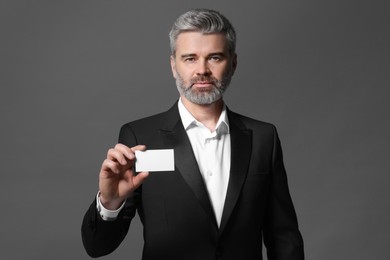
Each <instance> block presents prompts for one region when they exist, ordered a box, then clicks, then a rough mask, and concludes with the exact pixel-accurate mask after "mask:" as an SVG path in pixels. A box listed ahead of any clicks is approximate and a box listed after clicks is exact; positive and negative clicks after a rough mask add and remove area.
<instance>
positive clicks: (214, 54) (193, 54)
mask: <svg viewBox="0 0 390 260" xmlns="http://www.w3.org/2000/svg"><path fill="white" fill-rule="evenodd" d="M216 55H218V56H222V57H226V54H225V53H223V52H212V53H210V54H208V55H207V57H211V56H216ZM196 56H197V55H196V54H195V53H188V54H186V53H185V54H182V55H180V58H182V59H184V58H188V57H196Z"/></svg>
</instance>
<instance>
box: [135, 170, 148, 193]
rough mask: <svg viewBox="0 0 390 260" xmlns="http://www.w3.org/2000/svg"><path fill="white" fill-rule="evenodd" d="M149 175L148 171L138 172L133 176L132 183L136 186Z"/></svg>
mask: <svg viewBox="0 0 390 260" xmlns="http://www.w3.org/2000/svg"><path fill="white" fill-rule="evenodd" d="M148 176H149V172H140V173H138V174H137V175H135V176H134V177H133V185H134V188H135V189H136V188H138V187H139V186H140V185H141V184H142V183H143V182H144V181H145V179H146V178H147V177H148Z"/></svg>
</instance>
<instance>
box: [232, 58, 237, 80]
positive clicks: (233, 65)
mask: <svg viewBox="0 0 390 260" xmlns="http://www.w3.org/2000/svg"><path fill="white" fill-rule="evenodd" d="M236 68H237V53H234V54H233V57H232V69H233V73H232V75H233V74H234V72H235V71H236Z"/></svg>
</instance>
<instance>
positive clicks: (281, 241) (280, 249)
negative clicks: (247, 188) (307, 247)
mask: <svg viewBox="0 0 390 260" xmlns="http://www.w3.org/2000/svg"><path fill="white" fill-rule="evenodd" d="M263 235H264V244H265V245H266V247H267V256H268V259H269V260H303V259H304V252H303V240H302V236H301V234H300V232H299V230H298V222H297V217H296V214H295V210H294V206H293V203H292V200H291V197H290V193H289V189H288V183H287V176H286V171H285V168H284V164H283V155H282V149H281V145H280V140H279V138H278V135H277V132H276V129H274V148H273V160H272V181H271V189H270V196H269V200H268V206H267V213H266V223H265V229H264V233H263Z"/></svg>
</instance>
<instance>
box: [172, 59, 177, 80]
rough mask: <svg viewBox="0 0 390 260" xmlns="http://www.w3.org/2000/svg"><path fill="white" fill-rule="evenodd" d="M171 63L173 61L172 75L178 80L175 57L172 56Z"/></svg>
mask: <svg viewBox="0 0 390 260" xmlns="http://www.w3.org/2000/svg"><path fill="white" fill-rule="evenodd" d="M170 61H171V70H172V75H173V77H174V78H175V79H176V78H177V72H176V61H175V57H173V55H171V58H170Z"/></svg>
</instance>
